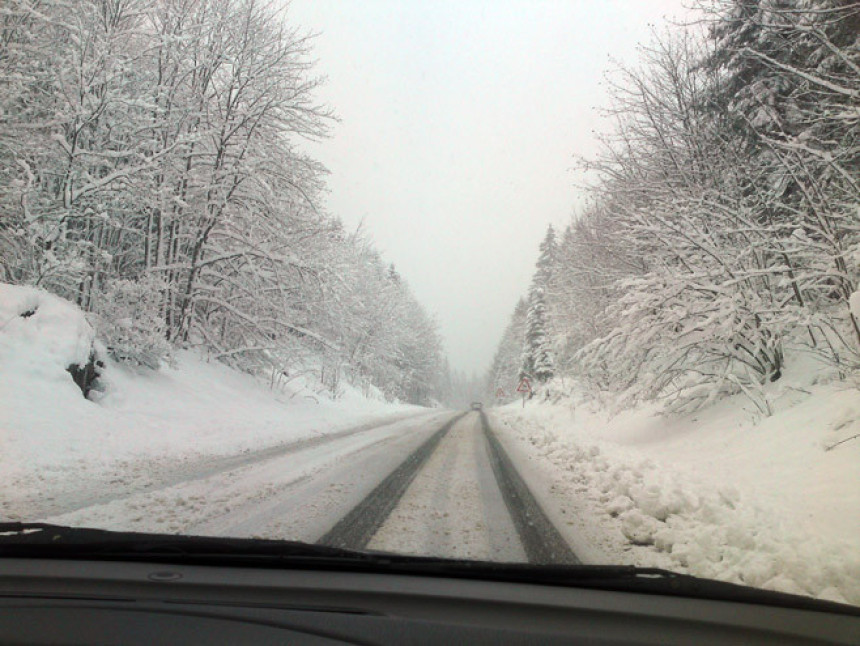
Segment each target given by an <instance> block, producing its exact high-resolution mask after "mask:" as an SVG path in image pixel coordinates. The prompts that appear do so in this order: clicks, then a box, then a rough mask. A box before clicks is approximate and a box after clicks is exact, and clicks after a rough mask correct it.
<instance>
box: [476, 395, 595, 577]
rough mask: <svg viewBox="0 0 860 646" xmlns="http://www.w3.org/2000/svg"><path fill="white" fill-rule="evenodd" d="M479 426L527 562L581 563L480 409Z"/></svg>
mask: <svg viewBox="0 0 860 646" xmlns="http://www.w3.org/2000/svg"><path fill="white" fill-rule="evenodd" d="M481 426H482V427H483V429H484V435H485V436H486V438H487V444H488V445H489V448H490V463H491V464H492V467H493V473H494V474H495V476H496V482H497V484H498V485H499V489H500V490H501V492H502V497H503V498H504V500H505V504H506V505H507V507H508V513H510V515H511V519H512V520H513V521H514V527H516V529H517V533H518V534H519V536H520V540H521V541H522V544H523V549H525V552H526V556H527V557H528V560H529V563H552V564H558V563H568V564H578V563H581V561H580V560H579V559H578V558H577V556H576V555H575V554H574V553H573V550H571V549H570V546H569V545H568V544H567V541H565V540H564V538H562V536H561V534H560V533H559V531H558V530H557V529H556V528H555V525H553V524H552V522H551V521H550V519H549V518H547V515H546V514H545V513H544V511H543V509H541V506H540V505H539V504H538V502H537V500H535V497H534V496H533V495H532V492H531V491H529V488H528V486H527V485H526V483H525V481H524V480H523V479H522V476H520V474H519V472H518V471H517V470H516V468H515V467H514V464H513V462H511V459H510V457H508V454H507V453H506V452H505V449H504V448H503V447H502V444H501V442H499V440H498V438H497V437H496V436H495V434H494V433H493V431H492V429H491V428H490V421H489V419H488V418H487V414H486V413H485V412H484V411H481Z"/></svg>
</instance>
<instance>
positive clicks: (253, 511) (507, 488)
mask: <svg viewBox="0 0 860 646" xmlns="http://www.w3.org/2000/svg"><path fill="white" fill-rule="evenodd" d="M219 466H220V467H221V468H219V469H218V470H216V471H214V472H205V471H204V472H199V473H196V474H194V475H195V477H193V478H190V479H188V480H186V481H183V482H174V483H166V484H165V486H163V487H161V488H159V489H158V490H156V491H145V492H126V493H125V494H124V495H122V496H118V497H116V498H115V499H112V500H105V499H104V498H106V497H107V496H108V495H109V494H108V493H105V494H103V497H102V498H101V499H100V500H99V501H97V502H96V503H95V504H91V505H87V506H84V507H83V508H79V509H75V510H74V511H69V512H67V513H63V514H60V515H54V516H51V517H50V518H48V519H47V520H49V521H50V522H54V523H60V524H70V525H80V526H92V527H104V528H107V529H123V530H132V531H152V532H173V533H177V532H178V533H186V534H201V535H220V536H254V537H265V538H278V539H289V540H299V541H304V542H320V543H324V544H330V545H339V546H344V547H350V548H357V549H364V548H367V549H372V550H382V551H392V552H402V553H413V554H423V555H433V556H443V557H452V558H475V559H487V560H499V561H526V560H528V561H532V562H549V561H553V562H568V563H576V562H578V560H577V558H576V556H574V554H573V552H572V551H571V550H570V548H569V547H568V545H567V543H566V542H565V541H564V540H563V539H562V538H561V536H560V535H559V534H558V532H557V531H556V530H555V527H554V526H553V524H552V523H551V522H550V521H549V520H548V519H547V518H546V516H545V515H544V514H543V511H542V510H541V507H540V505H539V504H538V503H537V502H536V501H535V499H534V498H533V497H532V495H531V493H530V491H529V489H528V487H527V485H526V484H525V482H524V481H523V480H522V478H521V477H520V475H519V473H518V469H517V467H516V465H514V463H513V462H512V461H511V459H510V457H509V456H508V455H507V453H506V451H505V450H504V448H503V446H502V444H501V443H500V442H499V441H498V439H497V438H496V436H495V434H494V432H493V431H492V429H491V427H490V423H489V421H488V419H487V417H486V416H485V415H484V414H477V413H453V412H446V413H439V414H435V415H430V416H427V415H421V416H413V417H410V418H407V419H401V420H398V421H394V422H391V421H390V420H389V421H388V422H379V423H378V425H372V424H367V425H364V426H362V427H359V428H355V429H351V430H349V431H345V432H341V433H338V434H333V435H329V436H326V437H325V438H317V439H314V440H313V441H305V442H302V443H296V444H295V445H293V446H291V447H287V449H283V448H282V449H281V450H279V451H272V452H269V453H261V454H259V455H255V456H253V457H249V456H242V458H241V459H239V458H237V459H236V462H235V464H230V463H224V464H221V465H219Z"/></svg>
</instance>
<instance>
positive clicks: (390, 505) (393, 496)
mask: <svg viewBox="0 0 860 646" xmlns="http://www.w3.org/2000/svg"><path fill="white" fill-rule="evenodd" d="M466 414H467V413H462V414H460V415H456V416H455V417H453V418H452V419H450V420H449V421H448V422H447V423H446V424H444V425H443V426H442V428H440V429H439V430H438V431H436V432H435V433H434V434H433V435H432V437H431V438H430V439H429V440H427V441H426V442H425V443H424V444H422V445H421V446H419V447H418V448H417V449H416V450H415V451H414V452H413V453H412V454H411V455H410V456H409V457H408V458H406V459H405V460H404V461H403V462H401V463H400V466H398V467H397V468H396V469H395V470H394V471H392V472H391V473H390V474H389V475H388V476H387V477H386V478H385V479H384V480H383V481H382V482H380V483H379V484H378V485H377V486H376V488H375V489H374V490H373V491H371V492H370V493H369V494H368V495H367V496H366V497H365V498H364V500H362V501H361V502H360V503H359V504H358V505H356V506H355V507H353V509H352V510H351V511H350V512H349V513H347V514H346V516H344V517H343V518H341V519H340V521H338V522H337V524H336V525H335V526H334V527H333V528H332V529H331V530H329V531H328V532H327V533H326V534H325V535H324V536H323V537H322V538H320V539H319V540H318V541H317V542H318V543H319V544H321V545H330V546H332V547H344V548H348V549H364V548H365V547H366V546H367V544H368V543H369V542H370V540H371V539H372V538H373V535H374V534H376V532H377V531H379V528H380V527H382V525H383V523H385V521H386V520H387V519H388V516H389V515H390V514H391V512H392V511H393V510H394V508H395V507H396V506H397V503H398V502H399V501H400V499H401V498H402V497H403V494H404V493H406V489H407V488H408V487H409V485H410V484H411V483H412V481H413V480H414V479H415V476H416V475H418V472H419V471H420V470H421V467H422V466H424V464H425V463H426V462H427V460H428V459H429V458H430V456H431V455H432V454H433V451H435V450H436V447H437V446H438V445H439V442H440V441H441V440H442V438H443V437H444V436H445V434H446V433H447V432H448V431H449V430H451V427H453V426H454V424H456V423H457V421H458V420H460V419H461V418H462V417H464V416H465V415H466Z"/></svg>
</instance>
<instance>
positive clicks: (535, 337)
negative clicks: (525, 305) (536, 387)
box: [520, 285, 555, 383]
mask: <svg viewBox="0 0 860 646" xmlns="http://www.w3.org/2000/svg"><path fill="white" fill-rule="evenodd" d="M554 371H555V366H554V363H553V359H552V352H551V351H550V347H549V339H548V338H547V332H546V301H545V297H544V290H543V288H542V287H540V286H538V285H534V286H533V287H532V290H531V293H530V294H529V312H528V315H527V316H526V330H525V339H524V343H523V357H522V367H521V368H520V378H522V377H527V376H531V377H534V378H535V379H537V380H538V381H539V382H541V383H543V382H545V381H548V380H549V379H550V378H552V376H553V374H554Z"/></svg>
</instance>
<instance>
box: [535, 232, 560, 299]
mask: <svg viewBox="0 0 860 646" xmlns="http://www.w3.org/2000/svg"><path fill="white" fill-rule="evenodd" d="M557 257H558V243H557V242H556V239H555V230H554V229H553V228H552V225H551V224H550V225H549V226H548V227H547V229H546V235H545V236H544V238H543V241H541V243H540V254H539V255H538V260H537V264H536V266H537V271H536V272H535V276H534V281H535V284H536V285H537V286H538V287H540V288H541V289H543V290H544V291H546V290H547V289H548V288H549V286H550V283H551V282H552V278H553V273H554V270H555V266H556V262H557Z"/></svg>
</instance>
